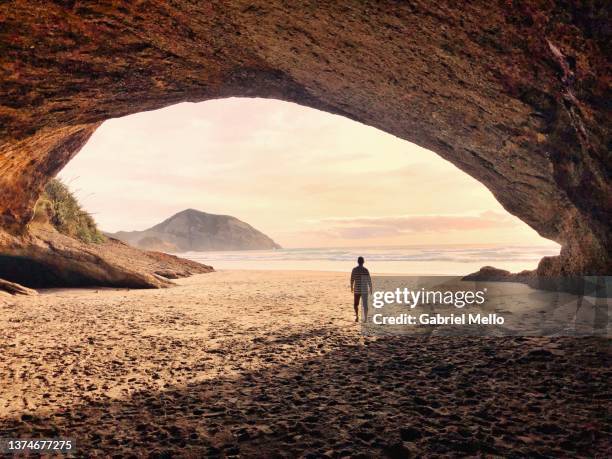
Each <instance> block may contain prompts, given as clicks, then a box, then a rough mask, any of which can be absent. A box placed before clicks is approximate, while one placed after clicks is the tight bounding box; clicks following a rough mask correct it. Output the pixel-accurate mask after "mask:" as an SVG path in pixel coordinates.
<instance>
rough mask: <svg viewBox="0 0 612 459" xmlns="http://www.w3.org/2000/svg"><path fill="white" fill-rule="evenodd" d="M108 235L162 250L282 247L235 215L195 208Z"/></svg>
mask: <svg viewBox="0 0 612 459" xmlns="http://www.w3.org/2000/svg"><path fill="white" fill-rule="evenodd" d="M107 235H108V236H111V237H114V238H117V239H119V240H122V241H124V242H127V243H128V244H130V245H132V246H134V247H138V248H141V249H145V250H157V251H161V252H188V251H194V252H202V251H209V250H258V249H259V250H265V249H280V248H281V246H280V245H278V244H277V243H276V242H274V241H273V240H272V239H270V238H269V237H268V236H266V235H265V234H263V233H262V232H261V231H258V230H256V229H255V228H253V227H252V226H251V225H249V224H248V223H245V222H243V221H241V220H238V219H237V218H235V217H231V216H229V215H215V214H208V213H206V212H201V211H199V210H194V209H187V210H183V211H182V212H179V213H178V214H175V215H173V216H172V217H170V218H168V219H167V220H164V221H163V222H161V223H159V224H158V225H155V226H153V227H151V228H149V229H146V230H144V231H119V232H117V233H107Z"/></svg>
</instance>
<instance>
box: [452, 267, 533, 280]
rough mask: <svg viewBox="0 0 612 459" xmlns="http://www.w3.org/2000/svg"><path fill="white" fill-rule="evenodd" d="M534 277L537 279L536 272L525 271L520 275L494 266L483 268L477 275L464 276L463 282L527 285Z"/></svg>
mask: <svg viewBox="0 0 612 459" xmlns="http://www.w3.org/2000/svg"><path fill="white" fill-rule="evenodd" d="M533 277H535V272H534V271H529V270H525V271H521V272H520V273H511V272H510V271H506V270H505V269H498V268H494V267H493V266H483V267H482V268H480V269H479V270H478V271H476V272H475V273H472V274H468V275H467V276H464V277H463V280H466V281H493V282H523V283H527V282H529V280H530V279H531V278H533Z"/></svg>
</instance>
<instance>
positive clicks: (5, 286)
mask: <svg viewBox="0 0 612 459" xmlns="http://www.w3.org/2000/svg"><path fill="white" fill-rule="evenodd" d="M0 290H3V291H5V292H8V293H10V294H12V295H37V294H38V293H37V292H36V290H32V289H31V288H28V287H24V286H23V285H21V284H17V283H15V282H9V281H7V280H4V279H0Z"/></svg>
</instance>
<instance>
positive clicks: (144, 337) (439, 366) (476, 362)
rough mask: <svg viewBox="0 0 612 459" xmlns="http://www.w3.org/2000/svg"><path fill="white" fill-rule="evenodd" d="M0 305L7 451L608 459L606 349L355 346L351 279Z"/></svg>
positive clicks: (370, 342)
mask: <svg viewBox="0 0 612 459" xmlns="http://www.w3.org/2000/svg"><path fill="white" fill-rule="evenodd" d="M178 283H179V284H180V286H178V287H176V288H171V289H163V290H131V291H128V290H112V289H98V290H96V289H78V290H53V291H48V292H44V293H43V294H41V295H39V296H37V297H6V296H3V297H2V298H0V311H1V314H0V330H1V336H0V356H1V363H0V437H27V438H49V437H56V436H63V437H72V438H74V439H75V440H76V447H77V450H78V455H80V456H84V457H96V456H98V457H109V456H113V455H118V456H129V455H134V456H135V457H149V456H153V457H171V456H172V457H299V456H304V457H349V456H352V457H381V456H387V457H411V456H415V455H424V456H437V457H439V456H451V457H455V456H473V455H479V454H484V455H487V456H492V455H493V456H495V455H498V456H509V457H525V456H529V457H550V456H554V457H559V456H562V457H567V456H572V457H610V456H611V455H612V449H611V447H610V438H611V437H610V430H611V425H610V419H609V413H610V399H611V391H610V383H609V381H610V379H611V376H612V371H611V370H610V361H611V360H610V348H609V340H605V339H602V338H476V337H454V338H449V337H424V336H421V337H406V336H402V337H373V336H367V337H364V336H362V334H361V328H360V326H359V325H358V324H355V323H354V322H353V311H352V305H351V297H350V292H349V291H348V285H347V276H346V275H343V274H338V273H323V272H296V271H287V272H282V271H227V272H216V273H211V274H203V275H197V276H194V277H191V278H187V279H181V280H179V281H178Z"/></svg>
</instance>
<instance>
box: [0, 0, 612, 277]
mask: <svg viewBox="0 0 612 459" xmlns="http://www.w3.org/2000/svg"><path fill="white" fill-rule="evenodd" d="M608 13H609V7H608V6H607V5H606V3H605V2H602V3H601V4H599V3H597V2H592V3H588V4H584V5H574V4H571V3H565V2H550V3H540V2H535V1H508V2H475V3H470V4H460V3H457V2H451V1H441V2H421V1H416V2H395V1H364V2H331V3H329V4H324V5H323V4H319V3H314V2H312V3H311V2H291V1H289V2H280V1H266V2H262V1H255V2H245V1H241V0H230V1H227V2H202V3H200V2H188V1H180V0H179V1H175V2H172V3H168V2H148V3H144V2H135V3H132V4H121V5H117V4H116V3H115V2H80V1H55V2H48V3H36V4H35V3H31V2H17V3H14V2H4V3H3V4H2V5H0V17H1V18H2V28H1V29H0V36H1V38H0V42H1V43H2V53H1V55H0V61H1V62H2V68H3V69H4V70H3V77H2V81H1V82H0V85H1V92H2V98H1V99H0V120H1V122H0V189H1V190H2V193H1V195H0V253H1V254H2V255H3V259H4V260H14V259H15V258H14V257H25V258H29V259H31V260H33V261H32V263H33V264H32V266H34V264H35V263H40V262H41V260H43V261H44V259H45V257H44V256H43V255H41V253H43V252H44V251H45V250H48V249H49V247H51V246H52V244H51V245H49V244H48V243H46V242H45V243H41V242H40V240H39V239H38V238H37V236H36V235H32V234H29V232H28V228H27V224H28V222H29V221H30V219H31V218H32V214H33V207H34V204H35V202H36V200H37V198H38V196H39V194H40V193H41V191H42V189H43V187H44V185H45V184H46V182H47V181H48V180H49V179H50V178H52V177H53V176H55V175H56V174H57V173H58V172H59V171H60V170H61V169H62V167H63V166H64V165H65V164H66V163H67V162H68V161H70V160H71V159H72V158H73V157H74V156H75V155H76V154H77V153H78V152H79V150H80V149H81V147H82V146H83V145H84V144H85V143H86V142H87V140H88V138H89V137H90V136H91V134H92V133H93V132H94V131H95V129H96V128H97V127H98V126H99V125H100V124H101V123H102V122H103V121H105V120H107V119H110V118H115V117H120V116H124V115H127V114H131V113H136V112H140V111H146V110H153V109H157V108H161V107H165V106H168V105H172V104H175V103H179V102H185V101H189V102H199V101H205V100H210V99H217V98H224V97H232V96H237V97H266V98H276V99H281V100H285V101H290V102H295V103H299V104H301V105H305V106H309V107H313V108H316V109H319V110H324V111H327V112H330V113H334V114H338V115H342V116H345V117H348V118H350V119H353V120H356V121H359V122H361V123H364V124H367V125H370V126H373V127H376V128H378V129H380V130H383V131H386V132H388V133H391V134H393V135H395V136H397V137H399V138H402V139H405V140H408V141H410V142H413V143H415V144H417V145H419V146H422V147H424V148H427V149H429V150H432V151H434V152H436V153H437V154H439V155H440V156H442V157H443V158H445V159H446V160H448V161H450V162H451V163H453V164H455V165H456V166H457V167H458V168H460V169H461V170H463V171H464V172H466V173H467V174H469V175H471V176H473V177H474V178H476V179H477V180H479V181H480V182H481V183H483V184H484V185H485V186H486V187H487V188H488V189H489V190H490V191H491V192H492V193H493V194H494V196H495V197H496V199H497V200H498V201H499V202H500V203H501V204H502V205H503V207H504V208H505V209H506V210H507V211H508V212H509V213H511V214H513V215H515V216H517V217H519V218H520V219H521V220H523V221H524V222H526V223H527V224H528V225H530V226H531V227H532V228H534V229H535V230H536V231H537V232H538V233H539V234H540V235H541V236H543V237H545V238H548V239H551V240H553V241H556V242H558V243H559V244H561V246H562V249H561V254H560V255H559V256H558V257H547V258H544V259H542V261H541V262H540V264H539V266H538V268H537V275H538V276H539V277H542V278H545V277H556V276H562V277H580V276H588V275H608V274H609V273H610V272H612V257H611V255H610V254H611V253H612V250H611V249H612V237H611V232H610V226H611V222H612V192H611V189H610V187H611V185H610V183H611V180H610V176H611V172H612V167H611V164H612V162H611V161H610V160H611V158H610V145H612V138H611V135H610V105H609V97H608V95H607V91H608V90H609V86H608V82H609V76H610V73H609V64H608V60H607V56H609V54H610V43H611V42H612V41H611V40H610V29H609V26H608V25H607V21H608ZM75 250H80V249H79V248H76V247H71V249H70V251H64V252H63V254H64V255H62V256H64V257H65V260H69V259H70V256H72V255H74V251H75ZM33 254H36V256H34V255H33ZM70 254H72V255H70ZM55 255H56V254H54V256H55ZM88 256H89V255H88ZM37 260H38V261H37ZM59 265H60V264H58V265H57V266H59ZM61 265H63V262H62V264H61ZM75 269H77V270H78V268H75ZM45 270H46V271H45V272H47V274H46V275H48V276H50V274H49V273H48V265H47V267H46V268H45ZM151 282H153V281H151ZM155 282H159V281H155Z"/></svg>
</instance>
